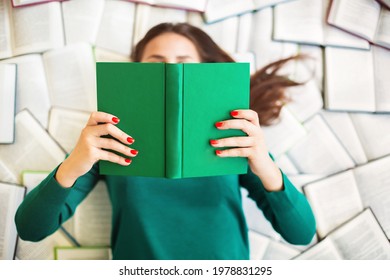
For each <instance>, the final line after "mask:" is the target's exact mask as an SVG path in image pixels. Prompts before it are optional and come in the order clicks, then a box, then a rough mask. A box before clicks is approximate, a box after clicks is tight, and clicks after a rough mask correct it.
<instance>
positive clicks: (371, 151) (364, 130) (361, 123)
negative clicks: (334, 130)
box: [350, 114, 390, 161]
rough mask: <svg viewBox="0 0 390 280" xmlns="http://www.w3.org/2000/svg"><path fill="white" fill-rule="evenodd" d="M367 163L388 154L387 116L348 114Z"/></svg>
mask: <svg viewBox="0 0 390 280" xmlns="http://www.w3.org/2000/svg"><path fill="white" fill-rule="evenodd" d="M350 117H351V120H352V122H353V125H354V127H355V130H356V133H357V135H358V136H359V139H360V143H362V147H363V149H364V152H365V154H366V156H367V159H368V160H369V161H371V160H374V159H377V158H380V157H383V156H385V155H388V154H390V134H389V131H390V115H389V114H350Z"/></svg>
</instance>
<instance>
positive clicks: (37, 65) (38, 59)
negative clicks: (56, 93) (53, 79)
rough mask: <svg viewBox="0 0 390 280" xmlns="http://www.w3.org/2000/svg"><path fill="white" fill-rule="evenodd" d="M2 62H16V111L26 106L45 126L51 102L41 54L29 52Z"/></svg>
mask: <svg viewBox="0 0 390 280" xmlns="http://www.w3.org/2000/svg"><path fill="white" fill-rule="evenodd" d="M2 62H5V63H15V64H17V87H16V89H17V92H16V112H20V111H21V110H23V109H25V108H27V109H28V110H29V111H30V112H31V113H32V114H33V115H34V116H35V117H36V118H37V119H38V121H39V122H40V123H41V124H42V125H43V126H44V127H45V128H46V127H47V121H48V115H49V109H50V106H51V104H50V99H49V90H48V88H47V82H46V74H45V70H44V66H43V61H42V56H41V55H39V54H29V55H23V56H18V57H14V58H10V59H7V60H3V61H2ZM37 100H39V102H37Z"/></svg>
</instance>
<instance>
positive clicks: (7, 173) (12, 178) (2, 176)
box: [0, 160, 19, 184]
mask: <svg viewBox="0 0 390 280" xmlns="http://www.w3.org/2000/svg"><path fill="white" fill-rule="evenodd" d="M0 180H1V181H2V182H4V183H10V184H18V182H19V179H18V176H17V175H15V174H14V173H12V171H11V169H10V168H9V167H8V166H7V165H6V163H5V162H2V161H1V160H0Z"/></svg>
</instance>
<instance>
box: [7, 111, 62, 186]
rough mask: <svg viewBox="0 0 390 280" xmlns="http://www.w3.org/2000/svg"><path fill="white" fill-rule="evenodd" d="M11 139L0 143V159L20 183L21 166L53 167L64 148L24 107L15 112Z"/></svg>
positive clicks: (24, 167) (32, 168)
mask: <svg viewBox="0 0 390 280" xmlns="http://www.w3.org/2000/svg"><path fill="white" fill-rule="evenodd" d="M15 124H16V134H15V142H14V144H12V145H0V159H1V161H2V162H3V164H4V165H6V166H7V167H8V168H9V170H10V171H11V172H12V174H13V175H14V176H15V177H17V179H18V183H19V184H20V183H21V179H22V172H23V171H24V170H43V171H47V170H53V169H54V168H55V167H56V166H57V165H58V164H59V163H60V162H62V161H63V160H64V158H65V152H64V151H63V150H62V149H61V148H60V146H59V145H58V144H57V143H56V142H55V141H54V140H53V138H52V137H51V136H50V135H49V134H48V133H47V131H46V130H45V129H44V128H43V127H42V126H41V125H40V124H39V122H38V121H37V120H36V119H35V118H34V117H33V116H32V115H31V113H30V112H29V111H27V110H23V111H21V112H20V113H18V114H17V115H16V123H15Z"/></svg>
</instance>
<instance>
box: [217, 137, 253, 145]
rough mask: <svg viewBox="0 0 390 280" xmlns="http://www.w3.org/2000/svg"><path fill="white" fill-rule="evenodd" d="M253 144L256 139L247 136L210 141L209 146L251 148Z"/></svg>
mask: <svg viewBox="0 0 390 280" xmlns="http://www.w3.org/2000/svg"><path fill="white" fill-rule="evenodd" d="M255 144H256V139H255V138H254V137H248V136H243V137H229V138H222V139H212V140H210V145H211V146H213V147H252V146H254V145H255Z"/></svg>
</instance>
